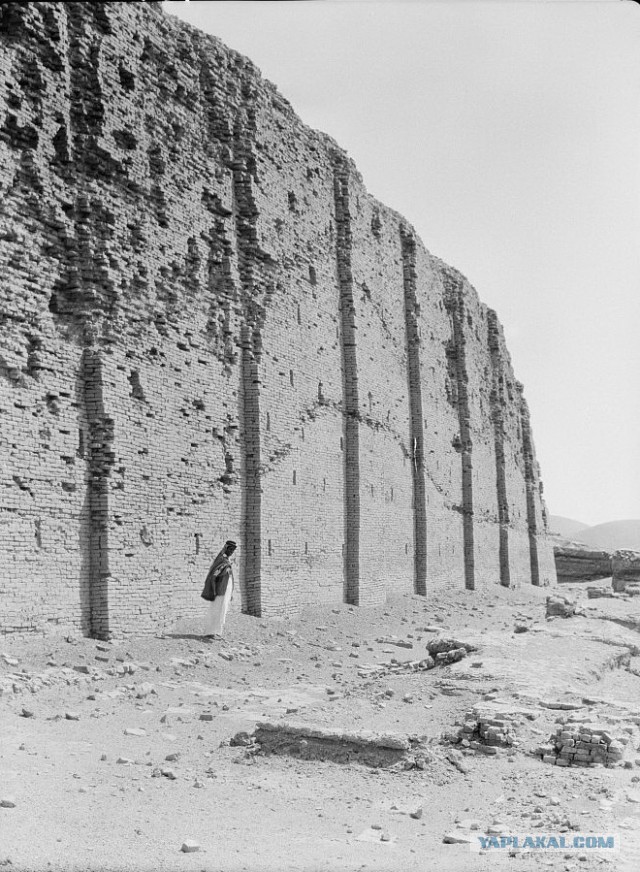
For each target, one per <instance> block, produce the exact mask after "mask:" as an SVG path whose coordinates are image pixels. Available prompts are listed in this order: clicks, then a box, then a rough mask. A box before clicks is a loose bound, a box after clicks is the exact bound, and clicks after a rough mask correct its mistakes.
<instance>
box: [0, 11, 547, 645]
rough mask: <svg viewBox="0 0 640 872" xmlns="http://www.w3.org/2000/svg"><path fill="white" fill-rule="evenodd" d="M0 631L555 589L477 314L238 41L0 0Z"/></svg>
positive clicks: (514, 423) (494, 361) (461, 286)
mask: <svg viewBox="0 0 640 872" xmlns="http://www.w3.org/2000/svg"><path fill="white" fill-rule="evenodd" d="M0 52H1V53H0V78H1V83H0V85H1V87H0V196H1V206H0V261H1V267H0V283H1V289H0V427H1V443H0V453H1V457H2V467H1V479H0V630H1V631H4V632H8V631H15V630H28V629H34V628H37V627H39V626H41V625H42V624H44V623H46V622H57V621H59V622H65V623H73V624H74V625H76V626H77V627H78V628H79V629H81V630H82V631H83V632H85V633H89V634H92V635H95V636H102V637H105V636H108V635H109V634H117V633H120V632H128V631H135V632H142V633H144V632H151V631H155V630H158V629H163V628H167V627H170V626H172V625H174V623H175V621H176V619H177V618H178V617H194V616H195V615H197V614H198V613H201V611H202V608H203V602H202V600H200V598H199V594H200V589H201V585H202V580H203V577H204V575H205V573H206V570H207V568H208V565H209V563H210V561H211V559H212V556H213V555H214V553H215V552H216V551H217V549H218V548H219V547H220V545H221V544H222V543H223V542H224V540H225V539H227V538H233V539H236V540H237V541H238V543H239V546H240V547H239V556H240V563H239V567H238V577H239V579H240V587H241V590H240V596H238V597H237V598H236V603H235V607H241V608H242V609H244V610H245V611H247V612H249V613H250V614H253V615H264V616H269V615H273V616H275V615H280V616H287V615H291V614H295V613H296V612H298V611H299V610H300V609H301V608H303V607H305V606H306V605H309V604H317V603H325V604H335V603H340V602H345V601H346V602H348V603H353V604H361V605H366V604H374V603H379V602H381V601H383V600H384V598H385V596H386V595H387V593H388V592H390V591H394V592H402V591H415V592H417V593H419V594H425V595H427V596H428V595H429V592H430V591H432V590H435V589H436V588H443V587H447V586H450V587H452V588H455V587H460V586H466V587H467V588H469V589H476V590H477V591H478V595H479V596H481V590H482V588H483V587H486V586H488V585H494V584H502V585H505V586H506V585H517V584H539V585H546V584H549V583H553V582H555V569H554V561H553V551H552V547H551V545H550V544H549V541H548V540H547V535H546V518H545V510H544V507H543V502H542V498H541V492H542V486H541V482H540V477H539V469H538V464H537V462H536V459H535V454H534V447H533V441H532V436H531V426H530V420H529V414H528V411H527V406H526V403H525V401H524V399H523V396H522V386H521V385H520V384H519V383H518V382H517V381H516V380H515V378H514V375H513V371H512V368H511V363H510V358H509V354H508V352H507V350H506V347H505V343H504V337H503V332H502V329H501V327H500V324H499V323H498V320H497V318H496V315H495V313H494V312H492V311H491V310H488V309H487V308H486V307H485V306H484V305H483V304H482V303H481V302H480V300H479V299H478V296H477V294H476V292H475V290H474V289H473V288H472V287H471V286H470V285H469V283H468V282H467V280H466V279H465V278H464V277H463V276H462V275H460V274H459V273H458V272H457V271H456V270H455V269H452V268H451V267H449V266H447V265H446V264H444V263H443V262H442V261H440V260H438V259H437V258H435V257H433V256H432V255H431V254H429V252H428V251H427V250H426V249H425V248H424V246H423V245H422V243H421V242H420V240H419V239H418V238H417V237H416V234H415V232H414V230H413V228H412V227H411V225H410V224H409V223H408V222H407V221H406V220H405V219H404V218H403V217H402V216H400V215H398V214H396V213H395V212H393V211H391V210H390V209H388V208H386V207H385V206H384V205H382V204H381V203H378V202H377V201H376V200H374V199H373V198H372V197H371V196H370V195H369V194H368V193H367V192H366V190H365V188H364V186H363V182H362V179H361V177H360V175H359V173H358V170H357V169H356V167H355V166H354V164H353V162H352V161H351V160H350V159H349V158H348V156H347V155H346V154H345V153H344V151H342V150H341V149H340V148H339V146H338V145H336V143H335V142H334V141H333V140H332V139H330V138H329V137H328V136H326V135H323V134H322V133H318V132H316V131H313V130H310V129H309V128H307V127H305V126H304V124H302V122H301V121H300V119H299V118H298V117H297V116H296V115H295V113H294V112H293V110H292V108H291V106H290V105H289V103H288V102H287V101H286V100H285V99H284V98H283V97H282V96H281V95H280V94H279V93H278V91H277V90H276V88H275V87H274V86H273V85H272V84H271V83H270V82H268V81H266V80H265V79H263V78H262V77H261V75H260V73H259V71H258V70H257V69H256V67H255V66H254V65H253V64H252V63H251V62H250V61H249V60H247V59H246V58H244V57H242V56H241V55H239V54H237V53H236V52H234V51H232V50H230V49H228V48H227V47H226V46H224V45H223V44H222V43H221V42H219V41H218V40H217V39H214V38H211V37H209V36H205V35H204V34H202V33H200V32H199V31H197V30H195V29H193V28H191V27H189V26H187V25H185V24H182V23H180V22H178V21H176V20H175V19H173V18H170V17H168V16H166V15H165V14H164V13H163V12H162V10H161V9H160V6H159V4H156V3H26V4H18V3H4V4H2V6H1V7H0Z"/></svg>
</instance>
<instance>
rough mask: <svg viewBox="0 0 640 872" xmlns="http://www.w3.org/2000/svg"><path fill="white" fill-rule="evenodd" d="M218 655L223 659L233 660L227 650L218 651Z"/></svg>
mask: <svg viewBox="0 0 640 872" xmlns="http://www.w3.org/2000/svg"><path fill="white" fill-rule="evenodd" d="M218 657H222V659H223V660H229V661H230V660H233V654H230V653H229V652H228V651H218Z"/></svg>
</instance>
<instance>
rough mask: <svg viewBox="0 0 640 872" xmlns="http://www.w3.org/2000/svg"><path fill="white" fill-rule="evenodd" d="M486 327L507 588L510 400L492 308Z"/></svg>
mask: <svg viewBox="0 0 640 872" xmlns="http://www.w3.org/2000/svg"><path fill="white" fill-rule="evenodd" d="M487 325H488V327H487V329H488V336H487V344H488V347H489V354H490V357H491V393H490V404H491V419H492V421H493V438H494V445H495V455H496V493H497V500H498V523H499V534H498V535H499V540H498V543H499V544H498V550H499V564H500V584H501V585H503V586H504V587H509V586H510V584H511V570H510V567H509V499H508V496H507V479H506V468H505V427H504V410H505V406H506V402H507V400H506V397H505V388H504V382H505V372H504V361H503V359H502V351H501V348H500V328H499V325H498V316H497V315H496V313H495V312H494V310H493V309H487Z"/></svg>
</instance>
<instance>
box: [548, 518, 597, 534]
mask: <svg viewBox="0 0 640 872" xmlns="http://www.w3.org/2000/svg"><path fill="white" fill-rule="evenodd" d="M549 529H550V530H551V532H552V533H557V534H558V536H562V537H563V539H573V538H574V536H575V535H576V533H579V532H580V531H581V530H588V529H589V525H588V524H583V523H582V521H574V520H573V519H572V518H563V517H562V515H550V516H549Z"/></svg>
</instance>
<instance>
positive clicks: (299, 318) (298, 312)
mask: <svg viewBox="0 0 640 872" xmlns="http://www.w3.org/2000/svg"><path fill="white" fill-rule="evenodd" d="M297 316H298V324H302V315H301V314H300V303H298V306H297Z"/></svg>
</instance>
